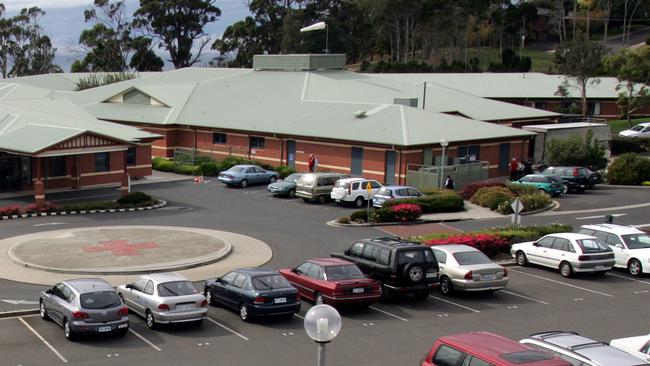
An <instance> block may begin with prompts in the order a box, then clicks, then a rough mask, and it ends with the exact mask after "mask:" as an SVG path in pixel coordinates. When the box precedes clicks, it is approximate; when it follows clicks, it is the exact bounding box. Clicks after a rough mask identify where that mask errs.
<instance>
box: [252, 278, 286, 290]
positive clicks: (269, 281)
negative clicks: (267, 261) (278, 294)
mask: <svg viewBox="0 0 650 366" xmlns="http://www.w3.org/2000/svg"><path fill="white" fill-rule="evenodd" d="M253 287H255V289H256V290H273V289H279V288H291V284H290V283H289V281H287V280H286V279H285V278H284V277H282V276H281V275H267V276H257V277H253Z"/></svg>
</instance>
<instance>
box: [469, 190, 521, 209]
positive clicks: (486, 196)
mask: <svg viewBox="0 0 650 366" xmlns="http://www.w3.org/2000/svg"><path fill="white" fill-rule="evenodd" d="M513 197H515V194H514V193H512V192H511V191H510V190H509V189H508V188H506V187H501V186H495V187H483V188H480V189H479V190H478V191H476V193H474V195H473V196H472V198H471V200H470V201H471V202H472V203H474V204H477V205H479V206H482V207H489V208H490V210H492V211H495V210H496V209H497V208H499V206H500V205H502V204H503V203H507V202H508V201H510V199H511V198H513Z"/></svg>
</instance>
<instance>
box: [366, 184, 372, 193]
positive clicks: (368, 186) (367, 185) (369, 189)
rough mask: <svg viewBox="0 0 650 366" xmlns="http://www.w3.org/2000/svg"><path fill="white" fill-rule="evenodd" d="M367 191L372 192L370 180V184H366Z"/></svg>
mask: <svg viewBox="0 0 650 366" xmlns="http://www.w3.org/2000/svg"><path fill="white" fill-rule="evenodd" d="M366 191H368V193H371V192H372V186H371V185H370V182H368V184H366Z"/></svg>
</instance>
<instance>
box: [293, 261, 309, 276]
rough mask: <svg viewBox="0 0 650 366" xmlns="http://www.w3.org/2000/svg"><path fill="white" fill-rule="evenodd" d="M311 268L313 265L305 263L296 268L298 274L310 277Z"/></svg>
mask: <svg viewBox="0 0 650 366" xmlns="http://www.w3.org/2000/svg"><path fill="white" fill-rule="evenodd" d="M311 267H312V264H311V263H309V262H305V263H303V264H301V265H299V266H298V267H296V272H298V274H302V275H305V276H308V275H309V271H310V270H311Z"/></svg>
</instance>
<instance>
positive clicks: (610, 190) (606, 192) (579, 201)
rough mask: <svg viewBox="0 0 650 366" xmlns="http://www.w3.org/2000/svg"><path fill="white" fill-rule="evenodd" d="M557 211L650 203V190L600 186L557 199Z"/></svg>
mask: <svg viewBox="0 0 650 366" xmlns="http://www.w3.org/2000/svg"><path fill="white" fill-rule="evenodd" d="M556 201H558V202H559V203H560V207H559V208H558V209H557V210H556V211H580V210H594V209H600V208H607V207H620V206H631V205H637V204H641V203H648V202H650V190H648V189H640V188H623V187H610V186H607V185H598V186H596V188H595V189H590V190H586V191H584V192H582V193H569V194H563V195H562V196H560V197H557V198H556Z"/></svg>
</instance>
